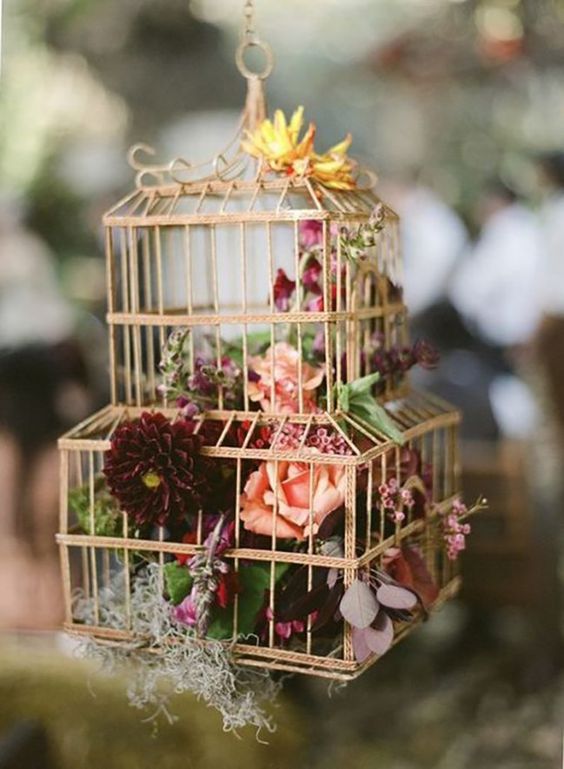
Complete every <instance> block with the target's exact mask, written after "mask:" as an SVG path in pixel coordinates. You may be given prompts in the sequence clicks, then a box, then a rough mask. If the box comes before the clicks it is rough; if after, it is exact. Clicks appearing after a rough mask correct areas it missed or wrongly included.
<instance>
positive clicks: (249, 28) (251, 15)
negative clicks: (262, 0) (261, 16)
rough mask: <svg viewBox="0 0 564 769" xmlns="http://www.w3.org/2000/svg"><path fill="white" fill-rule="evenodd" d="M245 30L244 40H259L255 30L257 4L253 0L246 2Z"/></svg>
mask: <svg viewBox="0 0 564 769" xmlns="http://www.w3.org/2000/svg"><path fill="white" fill-rule="evenodd" d="M243 12H244V14H245V28H244V31H243V39H244V40H246V41H248V42H251V41H252V40H256V39H257V33H256V29H255V4H254V2H253V0H246V2H245V10H244V11H243Z"/></svg>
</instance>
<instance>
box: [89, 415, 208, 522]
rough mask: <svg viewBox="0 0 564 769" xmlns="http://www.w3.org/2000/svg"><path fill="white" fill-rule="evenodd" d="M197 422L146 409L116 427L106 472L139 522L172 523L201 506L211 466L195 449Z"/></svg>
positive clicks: (110, 484)
mask: <svg viewBox="0 0 564 769" xmlns="http://www.w3.org/2000/svg"><path fill="white" fill-rule="evenodd" d="M196 424H197V423H196V422H193V421H190V420H179V421H177V422H171V421H170V420H169V419H167V418H166V417H165V416H163V415H162V414H151V413H149V412H144V413H143V414H141V417H140V418H139V419H134V420H132V421H131V422H126V423H125V424H123V425H121V426H120V427H118V429H117V430H116V431H115V433H114V436H113V438H112V445H111V448H110V449H109V451H107V452H106V455H105V464H104V474H105V476H106V479H107V483H108V488H109V490H110V492H111V493H112V494H113V495H114V497H115V498H116V499H117V500H118V502H119V504H120V506H121V508H122V510H124V511H125V512H126V513H129V515H131V516H132V517H133V518H134V519H135V522H136V523H137V524H139V525H142V524H159V525H165V524H174V523H176V522H179V521H180V520H182V519H183V518H184V517H185V516H186V515H190V514H193V513H197V511H198V510H199V509H200V508H201V507H202V505H203V502H204V499H205V498H206V497H207V496H208V495H209V493H210V478H211V477H213V470H212V468H211V467H210V460H209V459H207V458H206V457H202V456H200V454H199V451H200V448H201V447H202V445H203V442H204V439H203V437H202V436H200V435H198V434H195V433H194V430H195V427H196Z"/></svg>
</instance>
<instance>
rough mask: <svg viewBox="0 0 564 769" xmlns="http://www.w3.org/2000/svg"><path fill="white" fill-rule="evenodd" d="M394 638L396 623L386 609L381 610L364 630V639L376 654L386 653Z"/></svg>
mask: <svg viewBox="0 0 564 769" xmlns="http://www.w3.org/2000/svg"><path fill="white" fill-rule="evenodd" d="M393 640H394V624H393V622H392V620H391V619H390V618H389V617H388V615H387V614H386V612H385V611H379V612H378V616H377V617H376V619H375V620H374V622H373V623H372V625H371V626H370V627H367V628H366V629H365V630H364V641H365V643H366V645H367V646H368V648H369V649H370V651H371V652H374V654H378V655H382V654H385V653H386V652H387V651H388V649H389V648H390V646H391V645H392V641H393Z"/></svg>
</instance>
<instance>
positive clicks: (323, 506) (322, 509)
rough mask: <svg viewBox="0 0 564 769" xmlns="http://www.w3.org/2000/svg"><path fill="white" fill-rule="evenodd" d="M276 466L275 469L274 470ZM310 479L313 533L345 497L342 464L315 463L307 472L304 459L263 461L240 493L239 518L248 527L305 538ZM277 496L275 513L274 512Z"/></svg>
mask: <svg viewBox="0 0 564 769" xmlns="http://www.w3.org/2000/svg"><path fill="white" fill-rule="evenodd" d="M276 470H278V473H276ZM310 479H312V480H313V504H312V508H313V527H312V529H313V531H312V533H313V534H316V533H317V531H318V529H319V526H320V524H321V523H322V521H323V520H324V519H325V518H326V517H327V516H328V515H329V513H331V512H332V511H333V510H336V509H337V508H338V507H340V506H341V505H342V504H343V503H344V501H345V484H346V476H345V468H344V466H343V465H317V466H314V468H313V473H312V474H311V473H310V467H309V465H308V464H307V463H304V462H278V467H277V466H276V462H273V461H268V462H263V463H262V464H261V465H260V467H259V468H258V470H255V472H254V473H251V475H250V476H249V480H248V481H247V483H246V485H245V490H244V493H243V494H242V496H241V504H242V509H241V513H240V515H241V520H242V521H243V522H244V526H245V528H246V529H247V530H248V531H253V532H254V533H255V534H263V535H266V536H268V537H270V536H272V533H273V532H272V529H273V526H275V533H276V536H277V537H282V538H292V539H300V540H301V539H304V538H305V537H307V536H309V533H310V513H309V504H310V485H311V484H310ZM276 498H278V502H277V507H276V516H274V515H273V510H274V507H275V499H276Z"/></svg>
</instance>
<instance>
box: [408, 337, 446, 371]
mask: <svg viewBox="0 0 564 769" xmlns="http://www.w3.org/2000/svg"><path fill="white" fill-rule="evenodd" d="M413 355H414V356H415V360H416V361H417V363H419V365H420V366H421V367H422V368H426V369H432V368H436V366H438V364H439V360H440V355H439V351H438V350H437V348H436V347H434V346H433V345H432V344H431V343H430V342H428V341H427V340H426V339H418V340H417V341H416V342H415V344H414V345H413Z"/></svg>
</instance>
